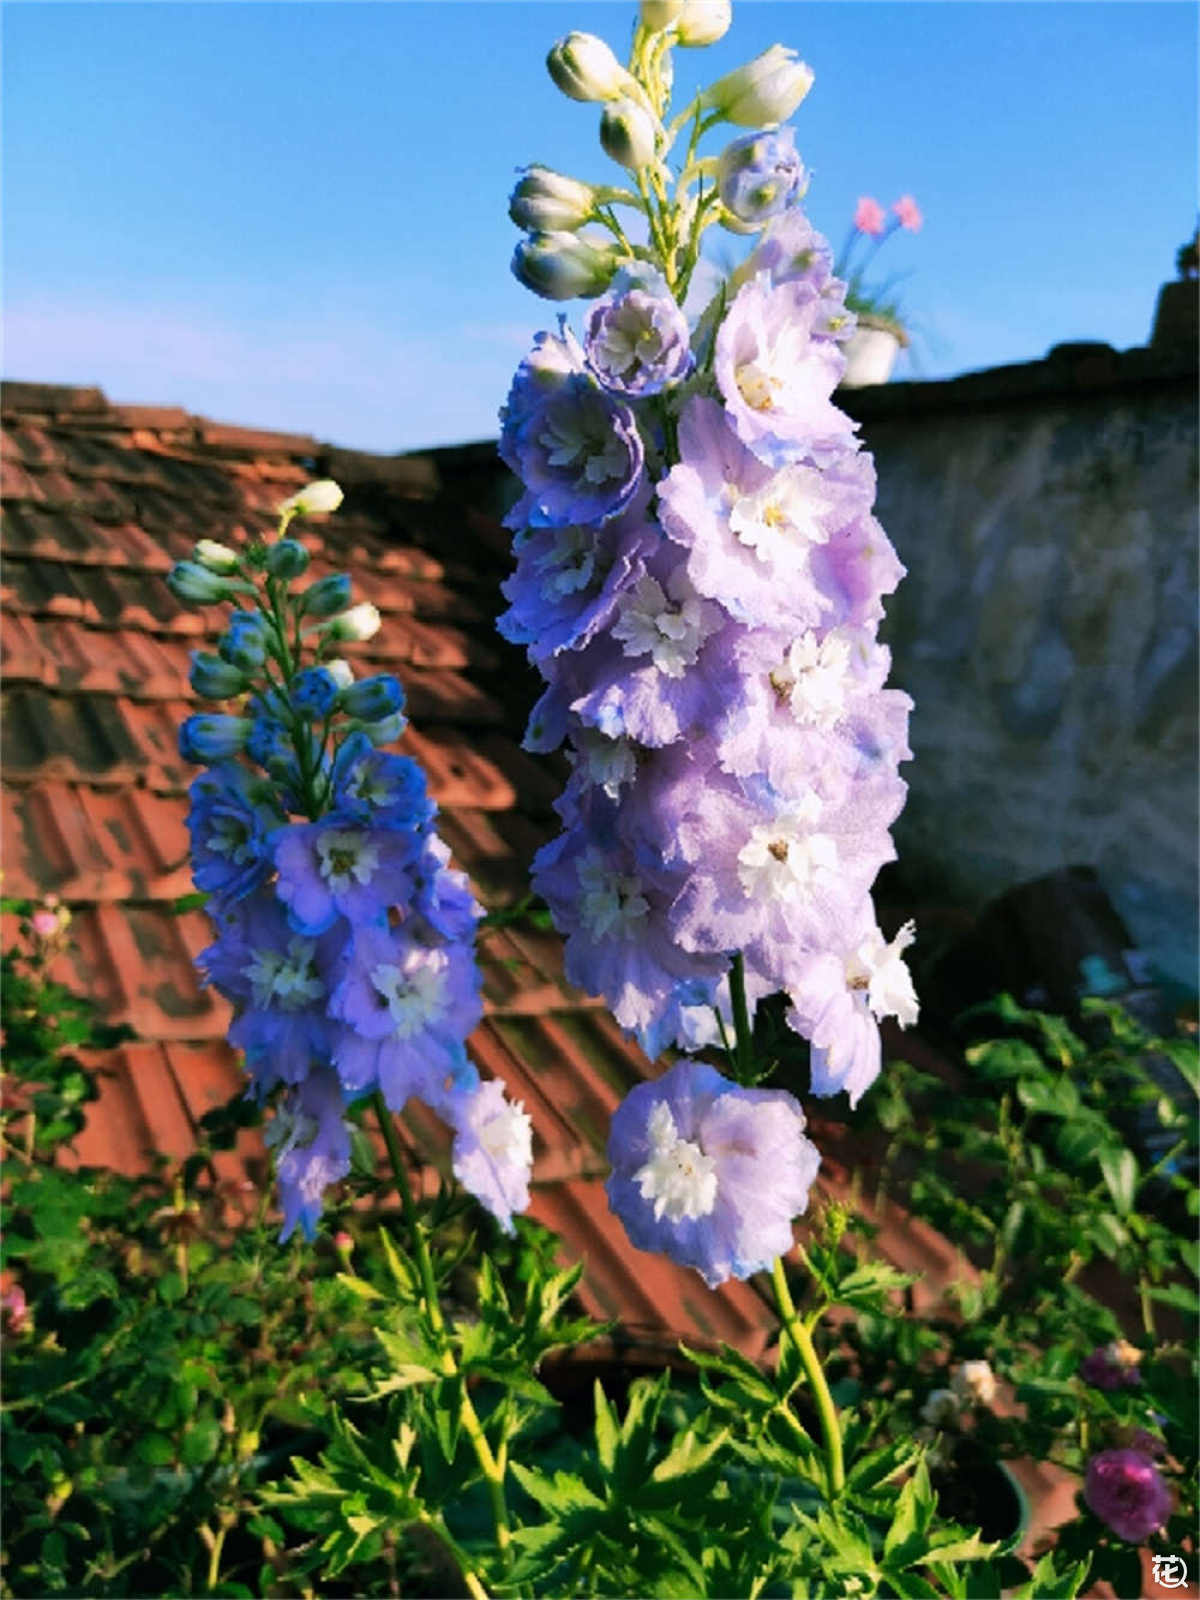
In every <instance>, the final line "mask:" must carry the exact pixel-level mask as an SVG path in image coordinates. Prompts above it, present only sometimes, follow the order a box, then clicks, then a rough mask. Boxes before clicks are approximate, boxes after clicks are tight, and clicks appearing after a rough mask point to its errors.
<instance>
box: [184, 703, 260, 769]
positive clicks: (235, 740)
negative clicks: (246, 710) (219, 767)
mask: <svg viewBox="0 0 1200 1600" xmlns="http://www.w3.org/2000/svg"><path fill="white" fill-rule="evenodd" d="M253 726H254V724H253V722H252V721H251V720H250V718H249V717H226V716H222V715H220V714H219V713H215V714H214V715H212V716H199V717H188V718H187V720H186V721H185V722H184V724H183V726H182V727H181V728H180V730H179V754H180V755H181V756H182V757H183V759H184V760H185V761H195V762H197V763H198V764H203V763H205V762H209V761H227V760H228V759H229V757H230V756H235V755H237V753H238V751H239V750H243V749H244V748H245V745H246V740H247V739H248V738H249V737H250V730H251V729H252V728H253Z"/></svg>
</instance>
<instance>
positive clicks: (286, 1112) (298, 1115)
mask: <svg viewBox="0 0 1200 1600" xmlns="http://www.w3.org/2000/svg"><path fill="white" fill-rule="evenodd" d="M317 1128H318V1123H317V1119H316V1118H315V1117H310V1116H309V1115H308V1113H307V1112H306V1111H300V1110H298V1109H297V1108H296V1107H295V1106H293V1105H290V1104H289V1103H288V1102H287V1101H286V1100H283V1101H280V1103H279V1105H278V1106H277V1107H276V1110H275V1115H274V1116H273V1117H272V1118H271V1120H270V1122H269V1123H268V1124H267V1126H266V1129H265V1130H264V1132H263V1142H264V1143H265V1144H266V1146H267V1149H268V1150H274V1151H275V1159H276V1162H279V1161H282V1160H283V1158H284V1156H286V1155H289V1154H290V1153H291V1152H292V1151H293V1150H295V1149H297V1148H299V1147H300V1146H306V1145H310V1144H311V1143H312V1142H313V1140H314V1139H315V1138H316V1137H317Z"/></svg>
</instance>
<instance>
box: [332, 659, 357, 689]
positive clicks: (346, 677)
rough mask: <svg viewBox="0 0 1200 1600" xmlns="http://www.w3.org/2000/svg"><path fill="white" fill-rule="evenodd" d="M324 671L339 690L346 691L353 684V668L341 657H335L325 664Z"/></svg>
mask: <svg viewBox="0 0 1200 1600" xmlns="http://www.w3.org/2000/svg"><path fill="white" fill-rule="evenodd" d="M325 671H326V672H327V673H328V674H329V676H330V677H331V678H332V679H333V681H334V683H336V684H337V686H338V688H339V689H348V688H349V687H350V685H351V684H352V683H353V682H354V668H353V667H352V666H351V665H350V663H349V662H348V661H344V660H343V659H342V657H341V656H335V657H334V659H333V660H332V661H327V662H326V663H325Z"/></svg>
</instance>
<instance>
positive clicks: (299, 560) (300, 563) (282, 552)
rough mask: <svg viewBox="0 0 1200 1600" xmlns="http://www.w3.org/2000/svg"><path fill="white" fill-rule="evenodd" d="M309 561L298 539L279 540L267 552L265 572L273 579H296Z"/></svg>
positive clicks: (305, 568) (304, 570) (305, 569)
mask: <svg viewBox="0 0 1200 1600" xmlns="http://www.w3.org/2000/svg"><path fill="white" fill-rule="evenodd" d="M310 559H311V558H310V556H309V554H308V551H307V550H306V549H305V548H304V546H303V545H302V544H301V543H300V541H299V539H280V540H279V541H278V542H277V543H275V544H273V545H272V546H271V548H270V550H269V551H268V552H267V571H268V572H269V573H270V574H271V576H272V577H273V578H298V577H300V576H301V574H302V573H304V572H306V571H307V570H308V563H309V560H310Z"/></svg>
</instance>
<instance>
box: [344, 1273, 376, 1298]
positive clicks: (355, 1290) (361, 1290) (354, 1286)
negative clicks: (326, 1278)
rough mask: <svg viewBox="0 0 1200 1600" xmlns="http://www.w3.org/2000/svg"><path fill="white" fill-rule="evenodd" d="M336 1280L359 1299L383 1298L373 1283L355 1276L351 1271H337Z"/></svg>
mask: <svg viewBox="0 0 1200 1600" xmlns="http://www.w3.org/2000/svg"><path fill="white" fill-rule="evenodd" d="M337 1281H338V1282H339V1283H340V1284H342V1285H343V1287H344V1288H347V1289H349V1290H350V1293H351V1294H356V1295H357V1296H358V1298H359V1299H360V1300H382V1299H384V1298H385V1296H384V1295H383V1294H382V1293H381V1292H380V1290H378V1289H377V1288H376V1287H375V1285H374V1284H373V1283H368V1282H367V1280H366V1279H365V1278H356V1277H355V1276H354V1274H353V1273H352V1272H339V1273H338V1275H337Z"/></svg>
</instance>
